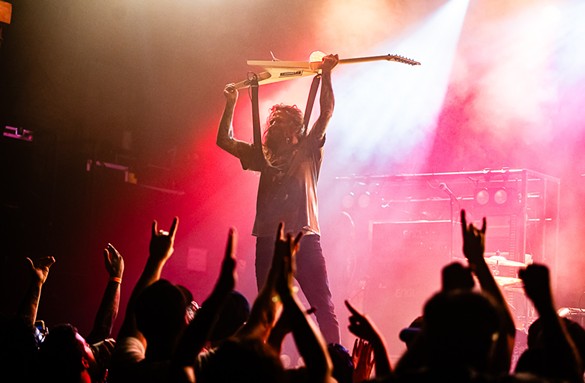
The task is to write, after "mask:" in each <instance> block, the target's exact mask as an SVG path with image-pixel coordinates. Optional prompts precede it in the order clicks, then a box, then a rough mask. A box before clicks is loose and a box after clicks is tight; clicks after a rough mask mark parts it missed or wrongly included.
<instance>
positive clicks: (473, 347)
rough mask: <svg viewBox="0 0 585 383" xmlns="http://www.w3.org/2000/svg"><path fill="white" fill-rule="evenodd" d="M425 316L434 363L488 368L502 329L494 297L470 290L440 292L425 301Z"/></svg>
mask: <svg viewBox="0 0 585 383" xmlns="http://www.w3.org/2000/svg"><path fill="white" fill-rule="evenodd" d="M423 318H424V319H423V320H424V322H423V331H424V334H425V339H426V341H427V342H428V346H429V349H428V350H429V352H430V354H429V361H430V362H431V363H433V362H436V363H438V365H452V364H457V365H460V366H466V367H471V368H475V369H477V370H480V371H482V370H484V369H485V367H486V366H487V365H488V363H489V361H490V357H491V352H492V351H493V349H492V346H493V343H494V340H495V339H497V336H498V333H497V331H498V328H499V315H498V312H497V309H496V306H495V305H494V304H493V303H492V301H491V300H490V299H488V298H487V297H486V296H484V295H481V294H478V293H475V292H472V291H468V290H453V291H447V292H440V293H437V294H435V295H434V296H433V297H432V298H431V299H430V300H429V301H428V302H427V303H426V304H425V307H424V314H423Z"/></svg>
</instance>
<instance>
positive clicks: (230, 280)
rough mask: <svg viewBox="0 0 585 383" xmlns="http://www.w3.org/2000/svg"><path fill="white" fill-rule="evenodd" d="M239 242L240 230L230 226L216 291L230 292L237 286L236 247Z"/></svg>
mask: <svg viewBox="0 0 585 383" xmlns="http://www.w3.org/2000/svg"><path fill="white" fill-rule="evenodd" d="M237 244H238V232H237V230H236V229H235V228H233V227H232V228H230V230H229V232H228V241H227V245H226V249H225V256H224V258H223V261H222V263H221V270H220V273H219V277H218V279H217V282H216V285H215V290H216V292H229V291H232V290H233V289H234V288H235V287H236V282H237V277H238V276H237V273H236V248H237Z"/></svg>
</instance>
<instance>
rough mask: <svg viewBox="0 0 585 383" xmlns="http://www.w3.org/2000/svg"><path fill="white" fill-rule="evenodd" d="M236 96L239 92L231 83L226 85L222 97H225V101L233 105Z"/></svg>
mask: <svg viewBox="0 0 585 383" xmlns="http://www.w3.org/2000/svg"><path fill="white" fill-rule="evenodd" d="M238 94H239V92H238V90H237V89H236V87H235V85H234V84H233V83H232V84H227V85H226V86H225V88H224V89H223V95H224V96H225V99H226V101H229V102H234V103H235V102H236V101H237V100H238Z"/></svg>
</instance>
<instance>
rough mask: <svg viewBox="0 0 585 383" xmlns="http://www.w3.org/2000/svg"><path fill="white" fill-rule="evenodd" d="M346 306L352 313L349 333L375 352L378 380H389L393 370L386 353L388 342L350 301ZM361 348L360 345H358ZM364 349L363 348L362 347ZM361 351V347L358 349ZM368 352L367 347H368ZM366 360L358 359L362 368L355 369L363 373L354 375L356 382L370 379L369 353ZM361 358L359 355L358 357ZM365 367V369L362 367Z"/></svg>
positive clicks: (356, 367)
mask: <svg viewBox="0 0 585 383" xmlns="http://www.w3.org/2000/svg"><path fill="white" fill-rule="evenodd" d="M345 306H346V307H347V309H348V310H349V312H350V313H351V315H350V316H349V331H350V332H351V333H352V334H353V335H355V336H357V337H358V338H360V339H363V340H365V341H367V342H368V345H369V346H371V348H372V350H373V352H374V364H375V366H376V378H388V377H391V376H392V368H391V366H390V359H388V352H387V351H386V342H385V341H384V337H383V336H382V334H381V333H380V331H379V330H378V329H377V328H376V326H375V324H374V323H373V322H372V321H371V320H370V319H369V318H368V317H367V316H366V315H364V314H362V313H360V312H359V311H357V310H356V309H355V308H354V307H353V306H352V305H351V304H350V303H349V302H348V301H345ZM358 346H359V343H358ZM362 347H363V346H362ZM358 349H359V347H358ZM366 350H367V346H366ZM365 354H366V355H364V356H365V360H364V358H363V357H360V358H359V359H358V364H359V363H361V365H360V368H359V369H358V365H357V364H356V366H355V369H356V372H357V371H362V373H361V374H360V375H361V376H355V375H354V381H356V382H359V381H362V380H365V379H368V378H369V372H370V371H371V366H370V367H369V368H368V364H369V363H368V362H369V361H368V359H369V355H367V354H368V353H365ZM358 356H359V355H358ZM362 366H363V367H362Z"/></svg>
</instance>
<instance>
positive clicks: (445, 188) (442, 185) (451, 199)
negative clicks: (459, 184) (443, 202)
mask: <svg viewBox="0 0 585 383" xmlns="http://www.w3.org/2000/svg"><path fill="white" fill-rule="evenodd" d="M439 189H441V190H442V191H444V192H445V194H447V195H448V196H449V205H450V210H451V211H450V216H451V217H450V219H451V244H450V246H449V255H450V256H451V258H450V259H451V260H453V258H454V254H453V249H454V247H455V238H454V235H455V202H457V203H458V204H459V201H458V200H457V197H456V196H455V194H454V193H453V191H452V190H451V189H449V186H447V184H446V183H444V182H441V183H440V184H439Z"/></svg>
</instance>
